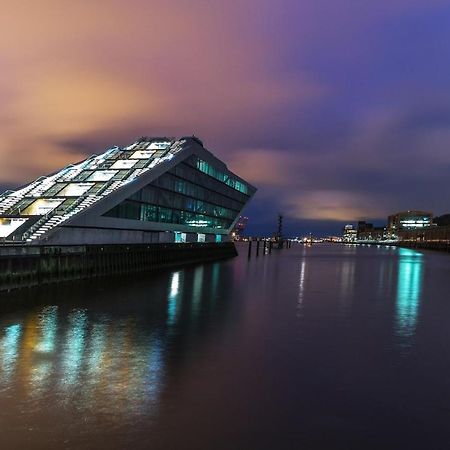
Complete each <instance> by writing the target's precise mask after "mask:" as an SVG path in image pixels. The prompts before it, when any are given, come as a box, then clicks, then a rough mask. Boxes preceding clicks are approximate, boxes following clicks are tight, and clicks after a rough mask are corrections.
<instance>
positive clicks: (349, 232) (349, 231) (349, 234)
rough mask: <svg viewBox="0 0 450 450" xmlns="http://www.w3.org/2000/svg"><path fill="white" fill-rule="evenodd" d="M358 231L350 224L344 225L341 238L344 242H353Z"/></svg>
mask: <svg viewBox="0 0 450 450" xmlns="http://www.w3.org/2000/svg"><path fill="white" fill-rule="evenodd" d="M357 234H358V231H357V230H355V228H354V226H353V225H351V224H348V225H345V227H344V229H343V234H342V240H343V241H344V242H355V241H356V237H357Z"/></svg>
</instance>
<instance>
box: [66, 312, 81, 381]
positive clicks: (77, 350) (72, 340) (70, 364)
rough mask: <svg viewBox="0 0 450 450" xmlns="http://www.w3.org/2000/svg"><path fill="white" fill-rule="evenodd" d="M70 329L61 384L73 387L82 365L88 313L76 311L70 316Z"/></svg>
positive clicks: (67, 336)
mask: <svg viewBox="0 0 450 450" xmlns="http://www.w3.org/2000/svg"><path fill="white" fill-rule="evenodd" d="M68 319H69V329H68V330H67V335H66V341H65V344H64V351H63V361H64V362H63V378H62V380H61V382H62V383H63V384H65V385H72V384H74V383H75V382H76V381H77V378H78V374H79V371H80V367H81V364H82V362H83V353H84V346H85V334H86V325H87V318H86V311H84V310H75V311H73V312H71V313H70V314H69V318H68Z"/></svg>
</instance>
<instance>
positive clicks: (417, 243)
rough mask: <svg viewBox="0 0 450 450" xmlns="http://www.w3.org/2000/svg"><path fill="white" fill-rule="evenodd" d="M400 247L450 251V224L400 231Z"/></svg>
mask: <svg viewBox="0 0 450 450" xmlns="http://www.w3.org/2000/svg"><path fill="white" fill-rule="evenodd" d="M399 238H400V241H399V242H398V244H397V245H398V246H399V247H408V248H417V249H422V250H440V251H445V252H450V226H441V227H438V226H435V227H427V228H422V229H421V230H408V231H401V232H399Z"/></svg>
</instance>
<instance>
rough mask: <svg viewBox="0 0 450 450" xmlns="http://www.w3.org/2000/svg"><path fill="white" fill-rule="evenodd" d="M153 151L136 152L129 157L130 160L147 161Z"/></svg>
mask: <svg viewBox="0 0 450 450" xmlns="http://www.w3.org/2000/svg"><path fill="white" fill-rule="evenodd" d="M153 153H155V152H154V151H151V150H138V151H136V152H134V153H133V154H132V155H131V158H132V159H148V158H151V157H152V155H153Z"/></svg>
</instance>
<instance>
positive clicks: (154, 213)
mask: <svg viewBox="0 0 450 450" xmlns="http://www.w3.org/2000/svg"><path fill="white" fill-rule="evenodd" d="M204 164H206V163H205V161H202V160H200V159H198V158H197V157H195V156H193V157H190V158H188V159H187V160H186V161H184V162H182V163H180V164H178V165H177V166H175V167H174V168H173V169H172V170H170V171H168V172H167V173H165V174H163V175H161V176H160V177H159V178H158V179H157V180H155V181H154V182H152V183H150V184H149V185H147V186H146V187H144V188H143V189H141V190H139V191H138V192H136V193H135V194H134V195H132V196H131V197H129V198H128V199H127V200H125V201H123V202H122V203H120V204H119V205H117V206H116V207H114V208H113V209H111V210H110V211H108V212H107V213H106V214H105V216H107V217H117V218H123V219H133V220H142V221H149V222H162V223H172V224H180V225H187V226H191V227H209V228H219V229H227V228H229V227H230V226H231V224H232V223H233V221H234V220H235V218H236V217H237V216H238V214H239V212H240V211H241V209H242V208H243V206H244V204H245V203H246V202H247V200H248V195H246V194H245V193H243V190H246V191H247V190H248V187H247V185H245V184H244V183H242V182H240V181H238V180H236V179H233V178H231V177H228V176H227V175H225V174H223V177H222V176H220V178H221V180H219V175H218V174H221V172H219V171H217V170H216V169H214V168H213V166H211V165H209V164H208V169H207V170H208V171H209V172H210V173H211V174H209V173H208V174H207V173H206V169H205V165H204ZM200 166H201V167H202V168H203V169H205V170H202V169H201V168H200ZM230 180H233V183H230ZM238 183H239V184H238ZM237 186H239V188H237ZM242 186H245V189H243V188H242Z"/></svg>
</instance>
